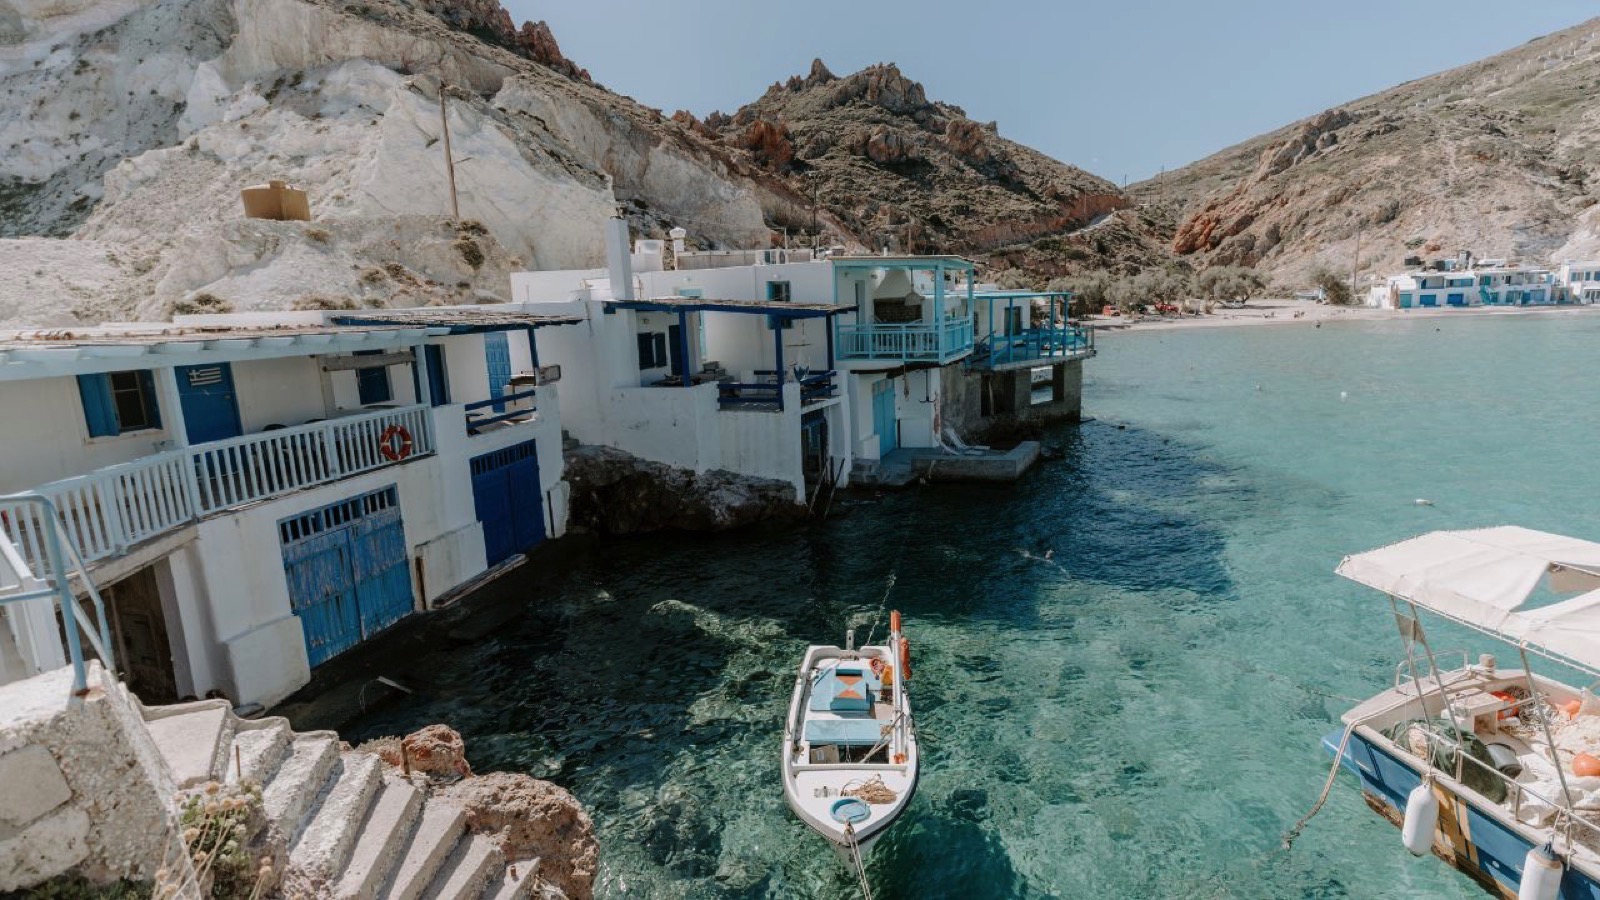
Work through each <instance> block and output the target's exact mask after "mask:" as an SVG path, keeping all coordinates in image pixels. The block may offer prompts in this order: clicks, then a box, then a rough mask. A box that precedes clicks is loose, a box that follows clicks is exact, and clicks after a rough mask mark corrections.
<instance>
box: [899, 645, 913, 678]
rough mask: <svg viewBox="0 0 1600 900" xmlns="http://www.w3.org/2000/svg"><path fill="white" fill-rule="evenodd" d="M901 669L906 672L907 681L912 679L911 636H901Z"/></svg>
mask: <svg viewBox="0 0 1600 900" xmlns="http://www.w3.org/2000/svg"><path fill="white" fill-rule="evenodd" d="M900 671H902V672H904V673H906V674H905V679H906V680H907V681H910V680H911V640H910V638H901V639H900Z"/></svg>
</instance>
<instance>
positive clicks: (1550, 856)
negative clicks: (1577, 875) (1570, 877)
mask: <svg viewBox="0 0 1600 900" xmlns="http://www.w3.org/2000/svg"><path fill="white" fill-rule="evenodd" d="M1560 893H1561V860H1559V859H1556V855H1555V853H1554V852H1552V850H1551V849H1550V845H1549V844H1545V845H1544V846H1543V847H1534V848H1533V849H1531V850H1529V851H1528V855H1527V856H1524V857H1523V858H1522V881H1521V883H1520V884H1519V885H1518V886H1517V900H1556V897H1557V896H1558V895H1559V894H1560Z"/></svg>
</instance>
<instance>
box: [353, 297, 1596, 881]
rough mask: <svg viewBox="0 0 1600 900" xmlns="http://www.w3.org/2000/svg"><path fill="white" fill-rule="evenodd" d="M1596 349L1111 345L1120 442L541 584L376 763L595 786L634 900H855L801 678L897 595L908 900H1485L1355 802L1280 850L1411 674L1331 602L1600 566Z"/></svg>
mask: <svg viewBox="0 0 1600 900" xmlns="http://www.w3.org/2000/svg"><path fill="white" fill-rule="evenodd" d="M1597 347H1600V316H1591V315H1587V314H1577V315H1558V316H1545V317H1520V318H1494V319H1485V318H1474V319H1463V320H1453V321H1452V320H1449V319H1426V320H1416V321H1412V322H1403V323H1382V324H1377V323H1360V324H1358V323H1351V324H1341V325H1330V326H1326V327H1323V328H1312V327H1309V326H1298V325H1297V326H1285V327H1276V328H1256V329H1250V328H1237V329H1215V330H1194V331H1171V332H1151V333H1144V334H1127V335H1112V336H1108V337H1106V338H1104V339H1103V340H1102V342H1101V356H1100V357H1099V358H1098V359H1095V360H1093V361H1091V362H1090V363H1089V368H1088V377H1087V381H1086V385H1085V394H1086V401H1085V407H1086V412H1087V413H1088V414H1090V415H1092V416H1095V417H1097V420H1096V421H1093V422H1090V423H1086V424H1084V425H1082V426H1077V427H1071V428H1066V429H1062V430H1060V431H1058V432H1056V433H1053V434H1052V435H1051V436H1050V437H1049V442H1050V443H1051V444H1053V445H1055V446H1057V447H1059V448H1060V449H1061V451H1062V458H1061V459H1060V460H1058V461H1052V462H1049V463H1046V464H1045V465H1043V466H1041V467H1040V468H1039V469H1037V470H1036V471H1035V472H1034V473H1032V474H1030V475H1029V476H1028V478H1027V479H1026V480H1025V481H1023V482H1021V483H1020V484H1017V485H1015V486H1008V487H996V488H989V487H944V486H940V487H936V488H927V489H922V490H918V491H912V492H909V493H905V494H898V495H891V496H888V497H884V498H881V499H852V500H849V501H846V502H845V504H844V506H845V515H843V516H841V517H838V518H836V519H835V520H834V521H831V522H829V523H828V524H827V525H826V526H823V527H816V528H812V529H809V530H803V531H785V532H778V533H765V534H745V535H740V536H733V537H714V538H713V537H682V538H670V539H648V540H638V541H624V542H615V543H610V544H603V545H600V546H599V547H596V548H594V549H592V550H587V551H583V552H581V553H579V554H577V556H576V559H574V560H572V561H570V562H564V563H562V564H561V565H560V566H545V567H544V568H542V569H541V570H540V571H536V572H523V573H520V574H519V575H518V576H516V577H515V578H514V579H512V580H507V581H504V582H502V583H501V585H500V586H499V587H498V588H497V591H498V592H499V593H501V594H502V595H506V596H504V597H503V598H502V599H501V600H499V601H497V602H495V603H492V604H487V605H485V607H484V608H483V609H482V610H481V611H476V612H474V614H473V615H474V616H479V617H495V616H498V619H494V621H496V622H498V623H499V624H496V625H494V627H491V628H485V629H483V630H486V631H487V632H488V633H487V634H486V635H484V636H483V637H481V639H478V640H476V641H473V642H470V643H463V644H462V645H460V646H457V647H455V648H453V649H452V651H451V652H450V653H448V654H435V655H432V656H430V657H429V658H428V662H427V671H426V672H416V673H409V674H410V675H411V677H413V678H414V679H417V680H427V681H431V686H430V688H429V690H428V692H427V693H426V694H425V695H422V696H419V697H416V698H411V699H408V700H404V701H401V702H397V703H392V704H390V705H387V706H384V707H382V708H380V709H379V710H377V711H375V712H374V713H373V714H372V715H370V716H368V717H366V718H364V719H362V720H360V721H359V722H358V723H357V725H356V727H355V728H354V729H347V734H346V736H347V737H351V738H360V737H365V736H372V735H377V734H386V733H395V732H400V731H404V730H408V729H411V728H414V727H417V726H420V725H423V724H426V723H429V722H435V721H448V722H450V723H451V724H453V725H454V726H455V727H457V728H458V729H460V730H461V731H462V732H463V733H464V734H465V736H466V739H467V746H468V750H469V755H470V756H471V760H472V763H473V765H474V766H475V767H476V768H478V769H479V770H491V769H513V770H518V771H524V772H529V773H532V774H534V775H538V776H541V777H548V778H552V779H554V780H556V781H557V782H559V783H561V784H563V785H566V786H568V787H569V788H571V789H572V790H573V791H575V792H576V793H577V794H578V796H579V797H580V798H581V799H582V800H583V801H584V802H585V803H586V804H588V806H589V808H590V810H591V812H592V813H593V815H594V818H595V821H596V824H597V825H598V827H599V832H600V837H601V841H602V845H603V870H602V874H601V884H600V888H599V894H600V895H601V896H604V897H624V896H640V897H663V898H673V897H785V898H787V897H849V896H855V895H856V891H855V889H854V887H853V884H852V882H851V880H850V878H849V876H848V874H847V872H846V871H845V869H844V868H843V867H842V866H841V865H839V864H838V863H837V862H836V861H835V860H834V857H833V856H832V854H831V853H830V852H829V851H828V850H827V849H826V847H825V846H824V845H823V843H822V841H821V840H820V839H818V838H815V837H813V836H812V835H810V834H809V833H808V832H807V830H806V829H805V828H804V827H802V826H801V825H800V824H799V823H798V822H797V821H796V820H795V819H794V818H793V817H792V816H791V815H790V814H789V812H788V809H787V807H786V806H785V805H784V802H783V798H782V791H781V788H780V786H779V783H778V775H777V751H778V743H779V736H780V733H781V720H782V718H783V714H784V710H785V707H786V705H787V701H788V693H789V689H790V686H791V671H792V666H794V665H795V664H796V663H797V661H798V657H799V654H800V653H801V651H802V649H803V648H804V646H805V645H806V644H807V643H810V642H835V641H838V640H840V639H841V638H842V634H843V630H844V628H845V627H846V625H847V624H849V623H852V622H854V623H859V624H861V625H862V627H863V630H864V629H865V627H866V626H867V624H868V623H870V622H871V620H872V619H873V617H874V613H875V612H876V610H877V609H878V606H879V602H880V600H881V598H882V597H883V596H884V594H885V591H886V590H890V586H891V583H892V590H890V594H889V603H890V605H891V606H894V607H899V608H900V609H902V610H904V611H905V614H906V617H907V627H908V631H909V633H910V635H911V636H912V639H913V641H914V645H915V653H916V660H915V661H916V679H915V681H914V682H913V684H912V688H913V693H912V697H913V702H914V704H915V707H916V713H917V723H918V725H919V727H920V733H921V735H922V738H923V741H924V752H925V760H926V763H925V768H924V772H923V780H922V786H921V788H920V790H919V791H918V793H917V796H916V798H915V800H914V801H913V805H912V808H911V810H910V812H909V813H908V815H907V816H906V817H905V818H904V819H903V820H902V822H901V823H900V824H899V825H897V826H896V827H895V829H894V830H893V831H892V832H891V833H890V834H889V836H888V837H887V838H886V839H885V840H884V841H883V842H882V843H880V844H879V846H878V849H877V851H876V852H875V853H874V855H873V857H872V858H871V860H870V861H869V871H870V874H871V878H872V881H873V883H874V889H875V892H876V894H877V896H878V897H978V898H981V897H1115V898H1120V897H1128V898H1134V897H1180V896H1181V897H1185V898H1194V900H1199V898H1223V897H1230V898H1233V897H1237V898H1277V897H1307V898H1335V897H1353V898H1366V897H1407V898H1441V897H1463V898H1467V897H1470V898H1476V897H1480V896H1485V895H1483V894H1481V893H1480V891H1479V890H1478V888H1476V887H1475V886H1473V885H1472V884H1471V883H1470V882H1469V881H1467V879H1466V878H1465V877H1463V876H1460V875H1458V874H1456V873H1454V872H1453V871H1451V870H1449V869H1447V868H1446V867H1445V866H1444V865H1443V864H1441V863H1439V862H1438V861H1437V860H1434V859H1421V860H1416V859H1412V858H1411V857H1410V856H1409V855H1407V854H1406V853H1405V852H1404V851H1403V850H1402V848H1401V846H1400V839H1399V834H1398V832H1397V831H1396V830H1395V829H1394V828H1392V827H1391V826H1390V825H1388V824H1387V823H1385V822H1383V821H1381V820H1380V819H1378V818H1377V817H1376V816H1375V815H1374V814H1372V813H1371V812H1369V811H1368V810H1367V808H1366V807H1365V805H1364V804H1363V803H1362V802H1361V800H1360V798H1359V795H1358V790H1357V788H1356V786H1355V784H1354V782H1353V781H1351V780H1350V779H1348V778H1345V779H1342V780H1341V782H1340V785H1339V788H1338V790H1337V791H1336V793H1335V794H1334V796H1333V798H1332V800H1331V801H1330V802H1329V804H1328V806H1327V807H1326V808H1325V809H1324V810H1323V812H1322V814H1321V815H1320V816H1319V817H1318V818H1317V819H1316V820H1315V821H1314V822H1313V823H1312V824H1311V826H1310V827H1309V829H1308V830H1307V831H1306V833H1305V835H1304V837H1302V838H1301V839H1300V841H1299V843H1297V844H1296V845H1295V849H1294V851H1293V852H1292V853H1283V852H1281V851H1280V850H1279V849H1278V847H1279V843H1280V840H1281V837H1282V834H1283V832H1284V831H1285V829H1287V828H1288V827H1289V826H1290V825H1291V824H1292V823H1293V822H1294V821H1295V819H1297V818H1298V817H1299V816H1300V815H1301V814H1302V813H1303V812H1305V810H1306V809H1307V807H1308V806H1309V805H1310V804H1311V802H1312V801H1313V799H1314V798H1315V796H1316V793H1317V791H1318V789H1319V788H1320V786H1321V782H1322V779H1323V777H1324V776H1325V774H1326V771H1327V766H1328V760H1327V758H1326V757H1325V756H1324V754H1323V753H1322V751H1321V750H1320V748H1319V747H1318V741H1319V739H1320V737H1321V736H1322V735H1323V734H1324V733H1326V732H1328V731H1331V730H1333V729H1334V728H1336V727H1337V724H1336V723H1337V718H1338V715H1339V713H1340V712H1341V711H1342V710H1343V708H1344V707H1345V706H1346V705H1348V701H1347V700H1346V699H1343V698H1346V697H1352V698H1353V697H1359V696H1365V695H1367V694H1370V693H1373V692H1375V691H1377V690H1379V689H1380V688H1381V687H1383V686H1384V685H1385V684H1386V683H1387V681H1388V679H1389V678H1390V677H1391V675H1392V671H1393V665H1394V661H1395V658H1396V655H1397V651H1398V648H1399V645H1398V643H1397V641H1396V639H1395V637H1394V635H1393V634H1392V630H1391V629H1390V628H1388V626H1387V623H1386V621H1385V616H1386V607H1385V605H1384V604H1383V603H1382V601H1381V599H1380V598H1378V597H1377V596H1374V595H1370V594H1368V593H1366V592H1364V591H1362V590H1360V589H1359V588H1356V587H1354V586H1353V585H1351V586H1347V585H1345V584H1343V583H1341V582H1340V580H1339V579H1337V578H1335V577H1334V576H1333V574H1332V570H1333V567H1334V565H1335V564H1337V562H1338V560H1339V558H1340V557H1341V556H1342V555H1343V554H1345V553H1349V552H1354V551H1360V550H1365V549H1370V548H1372V547H1375V546H1378V545H1380V544H1383V543H1387V542H1389V541H1393V540H1396V539H1399V538H1403V537H1406V536H1409V535H1411V534H1414V533H1417V532H1421V531H1425V530H1430V529H1436V528H1443V527H1473V526H1480V525H1490V524H1499V523H1517V524H1523V525H1528V526H1531V527H1536V528H1545V529H1550V530H1556V531H1562V532H1567V533H1571V534H1575V535H1579V536H1584V537H1590V538H1594V537H1600V512H1597V511H1596V502H1595V497H1596V495H1597V492H1596V487H1597V477H1596V474H1595V473H1596V470H1597V466H1596V458H1597V456H1600V415H1597V413H1596V410H1597V409H1600V391H1597V389H1596V387H1595V383H1596V378H1597V369H1596V366H1595V364H1594V360H1595V359H1596V358H1597V350H1596V348H1597ZM1417 498H1425V499H1428V500H1431V501H1433V503H1434V505H1432V506H1419V505H1417V504H1415V503H1414V502H1413V501H1414V500H1415V499H1417ZM1047 552H1048V553H1049V558H1048V559H1045V558H1044V557H1045V556H1046V553H1047ZM520 609H526V610H527V611H528V614H527V615H508V614H507V613H508V610H520ZM1434 630H1435V633H1436V642H1437V643H1441V644H1442V645H1449V646H1461V645H1464V644H1466V643H1468V642H1467V641H1466V639H1464V638H1463V637H1461V636H1459V635H1451V634H1447V633H1444V632H1445V631H1446V629H1444V628H1442V627H1439V628H1436V629H1434ZM1473 648H1474V652H1476V651H1477V650H1479V649H1485V650H1487V649H1492V648H1490V647H1485V646H1481V645H1479V644H1473ZM413 683H416V682H415V681H414V682H413Z"/></svg>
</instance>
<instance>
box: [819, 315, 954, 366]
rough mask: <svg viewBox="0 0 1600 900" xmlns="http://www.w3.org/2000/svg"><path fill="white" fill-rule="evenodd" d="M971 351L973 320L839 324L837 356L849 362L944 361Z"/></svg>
mask: <svg viewBox="0 0 1600 900" xmlns="http://www.w3.org/2000/svg"><path fill="white" fill-rule="evenodd" d="M971 350H972V320H971V319H968V318H965V317H963V318H959V319H946V320H944V321H942V322H926V321H920V322H904V323H897V324H892V325H890V324H872V325H840V326H839V334H838V357H839V359H841V360H846V361H860V360H869V361H883V362H899V363H918V362H920V363H935V364H941V365H942V364H944V363H948V362H953V361H955V360H956V359H959V358H960V357H961V356H963V355H964V354H966V353H969V352H971Z"/></svg>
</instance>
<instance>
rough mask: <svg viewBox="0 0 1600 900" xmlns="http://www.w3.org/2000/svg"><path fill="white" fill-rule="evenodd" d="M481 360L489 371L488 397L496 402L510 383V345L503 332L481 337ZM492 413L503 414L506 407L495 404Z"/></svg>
mask: <svg viewBox="0 0 1600 900" xmlns="http://www.w3.org/2000/svg"><path fill="white" fill-rule="evenodd" d="M483 359H484V363H485V365H486V366H487V367H488V369H489V397H490V398H491V399H494V400H498V399H500V398H501V397H504V396H505V395H506V385H508V384H510V383H511V344H510V342H509V341H507V340H506V333H505V332H504V331H491V332H489V333H488V334H486V335H484V336H483ZM494 411H495V412H505V411H506V405H505V404H504V403H496V404H495V405H494Z"/></svg>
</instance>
